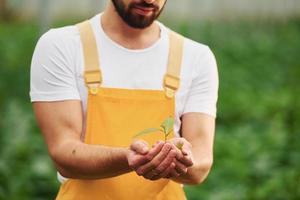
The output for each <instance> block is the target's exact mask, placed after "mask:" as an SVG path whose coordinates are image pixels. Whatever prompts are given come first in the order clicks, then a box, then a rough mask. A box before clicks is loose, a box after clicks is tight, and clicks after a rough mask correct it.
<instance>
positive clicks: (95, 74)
mask: <svg viewBox="0 0 300 200" xmlns="http://www.w3.org/2000/svg"><path fill="white" fill-rule="evenodd" d="M84 80H85V83H86V85H87V88H88V90H89V92H90V93H91V94H93V95H95V94H97V93H98V91H99V88H100V85H101V83H102V76H101V72H100V71H99V70H94V71H87V72H85V74H84Z"/></svg>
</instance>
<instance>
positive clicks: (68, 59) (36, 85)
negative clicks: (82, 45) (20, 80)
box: [30, 29, 80, 102]
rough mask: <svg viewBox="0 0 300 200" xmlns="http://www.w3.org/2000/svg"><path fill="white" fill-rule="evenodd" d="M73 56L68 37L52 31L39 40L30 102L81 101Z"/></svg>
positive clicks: (32, 76)
mask: <svg viewBox="0 0 300 200" xmlns="http://www.w3.org/2000/svg"><path fill="white" fill-rule="evenodd" d="M72 56H73V51H72V44H71V43H70V40H69V39H68V37H66V36H65V34H63V33H61V32H59V31H57V30H55V29H53V30H50V31H48V32H47V33H45V34H44V35H43V36H42V37H41V38H40V39H39V41H38V43H37V45H36V47H35V50H34V54H33V57H32V62H31V70H30V98H31V102H36V101H62V100H71V99H73V100H74V99H75V100H79V99H80V95H79V92H78V89H77V84H76V79H75V77H76V76H75V66H74V59H73V57H72Z"/></svg>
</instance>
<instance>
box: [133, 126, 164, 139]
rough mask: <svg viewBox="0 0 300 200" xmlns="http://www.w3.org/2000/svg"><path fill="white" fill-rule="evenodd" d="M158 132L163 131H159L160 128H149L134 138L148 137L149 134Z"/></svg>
mask: <svg viewBox="0 0 300 200" xmlns="http://www.w3.org/2000/svg"><path fill="white" fill-rule="evenodd" d="M156 131H161V129H159V128H147V129H145V130H143V131H141V132H139V133H138V134H136V135H135V136H133V137H134V138H135V137H138V136H141V135H147V134H149V133H152V132H156Z"/></svg>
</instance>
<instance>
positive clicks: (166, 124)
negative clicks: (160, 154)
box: [134, 117, 183, 150]
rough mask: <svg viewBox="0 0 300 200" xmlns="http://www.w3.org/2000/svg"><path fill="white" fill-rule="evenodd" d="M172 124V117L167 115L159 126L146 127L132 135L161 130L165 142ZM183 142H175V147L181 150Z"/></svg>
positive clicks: (171, 129)
mask: <svg viewBox="0 0 300 200" xmlns="http://www.w3.org/2000/svg"><path fill="white" fill-rule="evenodd" d="M173 126H174V119H173V118H172V117H167V118H166V119H165V120H164V121H163V123H162V124H161V125H160V128H147V129H145V130H143V131H141V132H139V133H138V134H136V135H135V136H134V137H139V136H142V135H147V134H150V133H154V132H161V133H163V134H164V137H165V142H167V138H168V136H169V135H170V133H171V132H172V131H173ZM182 146H183V143H177V144H176V147H177V148H178V149H180V150H182Z"/></svg>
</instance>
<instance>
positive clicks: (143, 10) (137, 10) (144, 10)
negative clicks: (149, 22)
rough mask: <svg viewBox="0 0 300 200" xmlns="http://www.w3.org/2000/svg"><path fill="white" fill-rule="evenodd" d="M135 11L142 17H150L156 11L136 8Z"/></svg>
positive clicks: (147, 8)
mask: <svg viewBox="0 0 300 200" xmlns="http://www.w3.org/2000/svg"><path fill="white" fill-rule="evenodd" d="M133 9H134V10H135V11H136V12H137V13H138V14H140V15H149V14H150V13H152V12H153V11H154V8H149V7H143V6H134V7H133Z"/></svg>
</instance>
